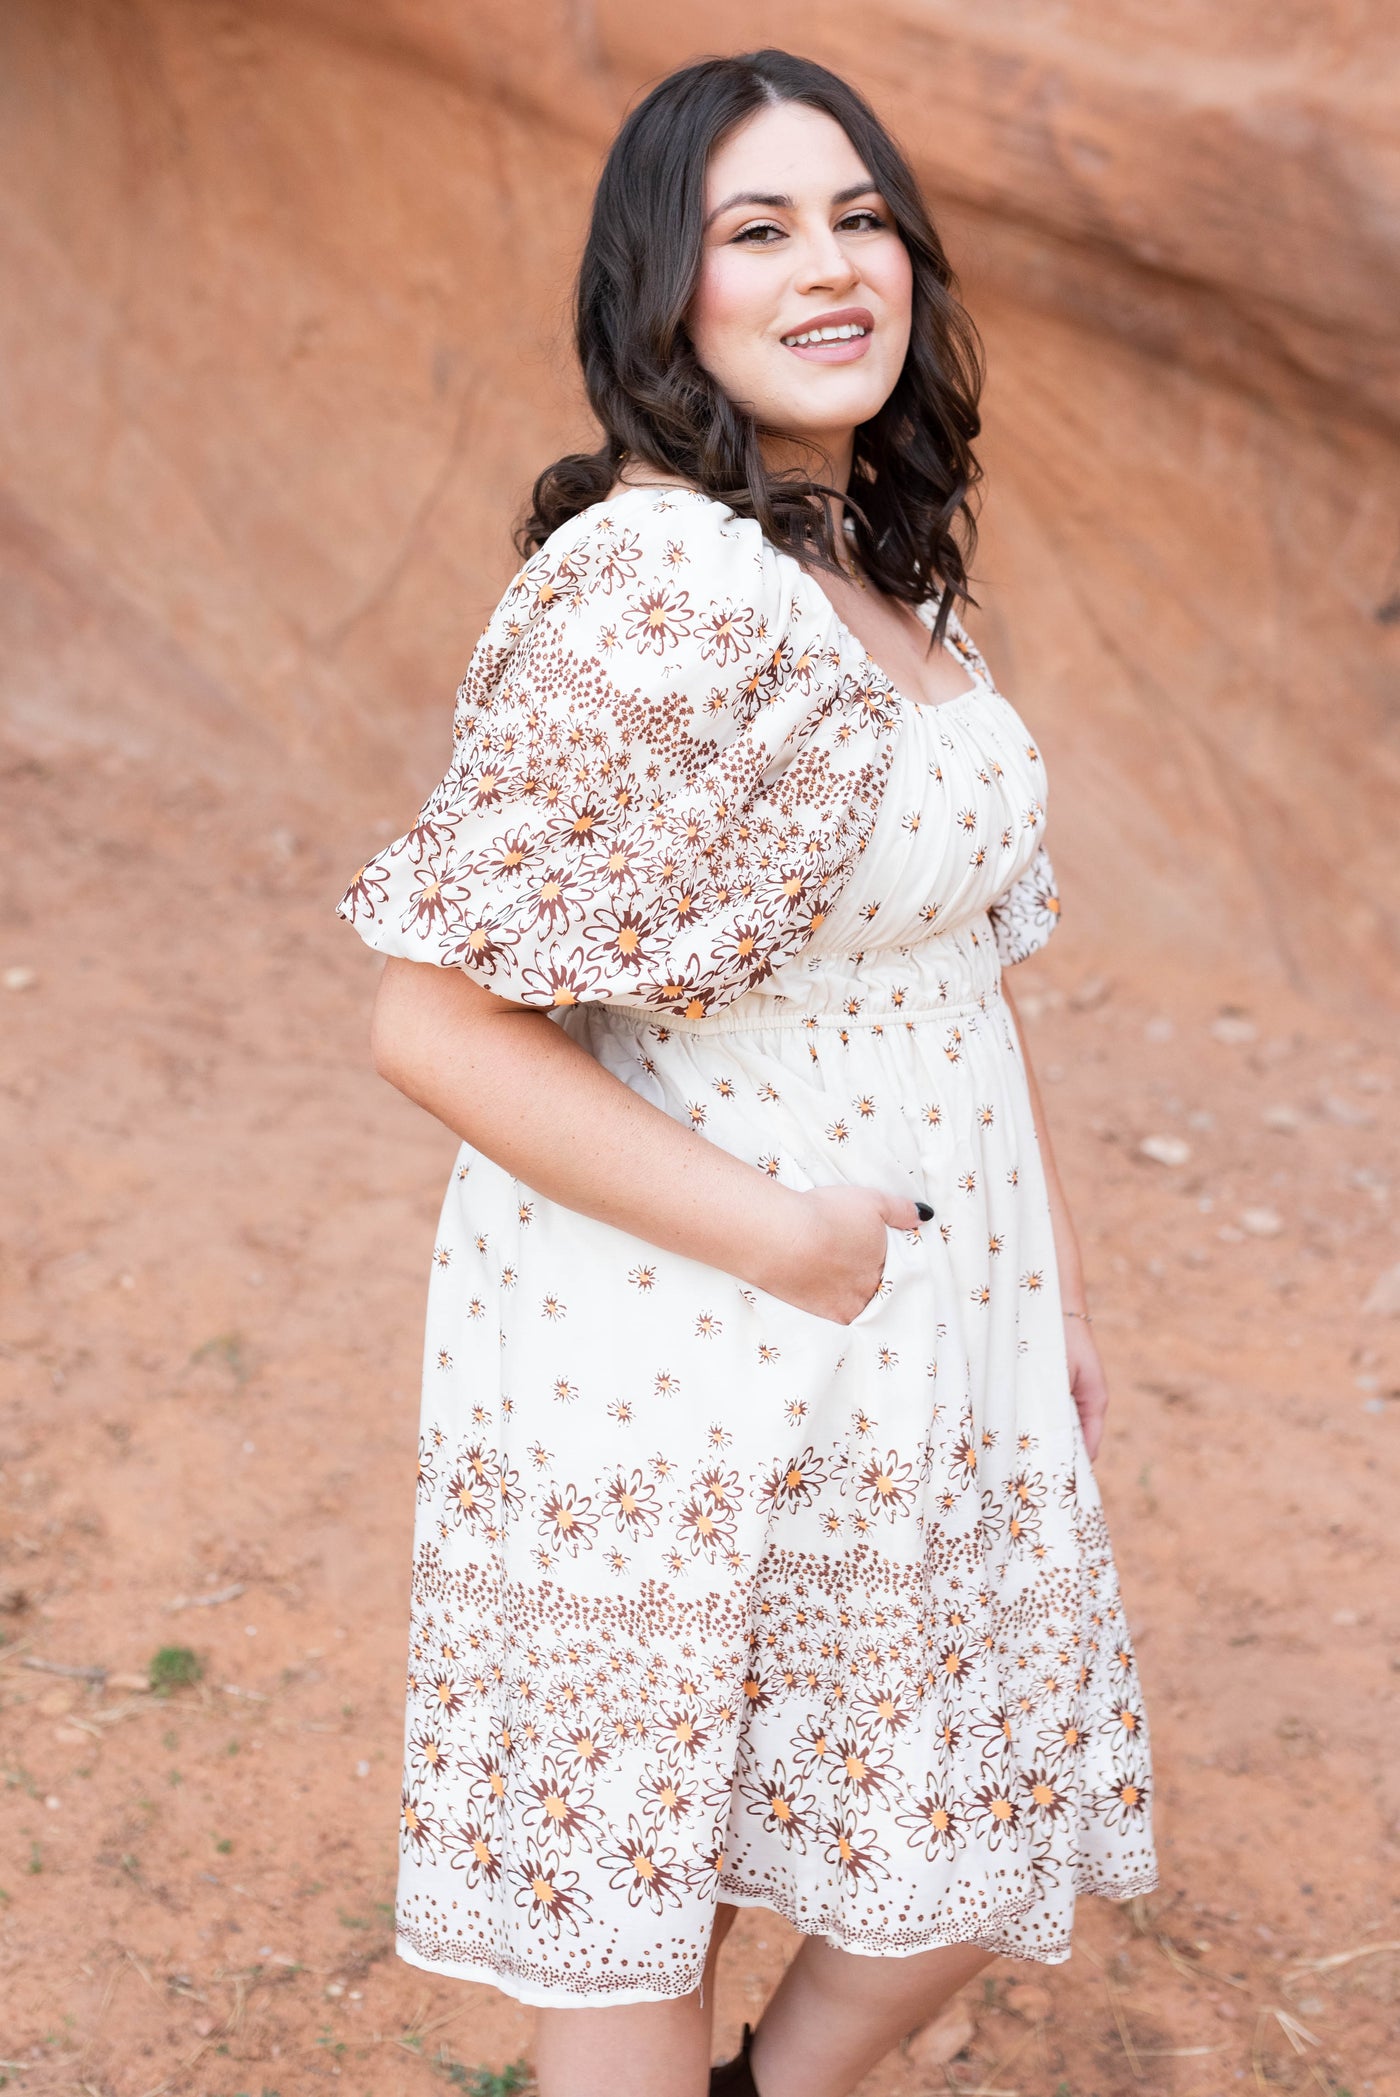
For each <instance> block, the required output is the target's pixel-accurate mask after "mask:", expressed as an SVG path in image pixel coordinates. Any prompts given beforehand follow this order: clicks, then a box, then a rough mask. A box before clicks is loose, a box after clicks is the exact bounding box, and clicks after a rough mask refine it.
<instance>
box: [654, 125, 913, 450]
mask: <svg viewBox="0 0 1400 2097" xmlns="http://www.w3.org/2000/svg"><path fill="white" fill-rule="evenodd" d="M705 218H706V224H705V235H704V248H703V252H702V256H701V262H700V276H699V280H698V282H697V285H696V289H695V296H694V298H693V300H692V301H691V305H690V308H689V311H688V313H687V315H686V321H687V325H688V327H689V330H690V338H691V341H692V342H693V344H694V346H695V353H696V355H697V356H698V358H699V359H700V362H701V364H702V365H703V366H704V367H705V369H706V371H708V372H709V374H710V376H711V377H712V378H713V379H714V380H715V381H716V382H717V384H719V385H720V386H721V387H722V388H723V389H724V391H725V392H726V393H727V394H728V396H729V398H730V399H731V400H732V401H734V402H736V403H737V404H738V405H740V406H742V407H744V408H746V409H747V410H748V411H749V413H750V414H752V415H753V416H754V417H755V419H756V420H757V421H758V423H759V424H760V425H761V426H762V427H763V428H764V429H766V430H773V431H776V432H779V433H781V435H782V436H784V437H788V438H792V439H796V440H797V441H798V443H799V445H801V446H802V447H803V448H804V449H805V448H806V447H814V448H815V449H816V450H817V451H818V452H819V453H820V454H821V455H822V457H823V458H824V459H825V460H826V461H827V462H828V463H829V465H830V466H831V467H832V468H833V469H834V470H835V471H837V472H840V473H842V474H845V473H848V472H849V468H850V457H851V440H852V434H853V432H854V430H855V428H856V426H857V424H859V423H862V422H868V421H869V420H870V418H871V416H872V415H874V414H876V413H877V412H878V410H879V409H880V408H881V407H882V406H883V405H884V403H885V401H887V400H888V399H889V396H890V394H891V393H892V392H893V391H894V388H895V385H896V383H897V381H898V379H899V374H900V372H901V371H902V369H903V367H904V356H905V351H906V350H907V349H908V346H909V325H910V310H911V298H912V292H913V269H912V266H911V264H910V260H909V251H908V249H907V248H906V247H905V245H904V242H903V241H902V240H901V238H900V236H899V234H898V232H897V231H896V229H895V223H894V219H893V218H892V216H891V214H890V211H889V209H888V207H887V205H886V204H885V201H884V199H883V197H882V196H881V195H880V193H879V191H878V190H877V189H876V188H875V187H874V185H873V182H872V179H871V174H870V170H869V169H868V168H867V167H866V166H865V164H864V162H863V161H862V160H861V158H860V156H859V154H858V153H857V152H856V149H855V147H854V146H853V145H852V144H851V141H850V140H849V139H848V138H847V136H846V134H845V132H844V131H843V130H842V129H841V126H840V125H839V124H838V123H837V122H836V121H835V119H834V118H832V117H829V116H827V115H826V114H825V113H824V112H823V111H821V110H819V109H812V108H809V107H808V105H807V104H806V103H804V102H781V103H778V104H777V105H776V106H774V107H772V108H767V109H761V110H759V111H758V112H757V113H756V114H755V115H754V116H751V117H749V118H748V119H747V120H746V121H745V122H744V123H742V124H741V125H739V126H738V128H737V129H736V130H734V131H732V132H731V133H730V134H729V136H728V137H727V138H725V139H723V140H722V141H721V142H720V144H719V145H718V146H716V148H715V150H714V152H713V153H712V154H711V156H710V163H709V167H708V169H707V170H706V176H705ZM813 330H820V331H821V333H820V337H819V338H818V339H813V338H812V331H813ZM770 448H771V447H768V446H765V450H768V449H770Z"/></svg>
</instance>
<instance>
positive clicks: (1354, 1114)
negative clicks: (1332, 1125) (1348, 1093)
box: [1322, 1092, 1376, 1129]
mask: <svg viewBox="0 0 1400 2097" xmlns="http://www.w3.org/2000/svg"><path fill="white" fill-rule="evenodd" d="M1322 1111H1323V1113H1324V1114H1325V1115H1326V1116H1327V1119H1328V1120H1329V1121H1338V1122H1340V1123H1341V1125H1342V1127H1343V1128H1345V1129H1369V1128H1373V1127H1374V1126H1375V1120H1376V1117H1375V1115H1374V1114H1373V1113H1372V1112H1371V1110H1370V1108H1369V1107H1354V1106H1353V1105H1352V1103H1351V1101H1350V1100H1349V1099H1341V1098H1339V1097H1338V1095H1337V1094H1336V1093H1335V1092H1329V1093H1327V1094H1325V1096H1324V1098H1323V1101H1322Z"/></svg>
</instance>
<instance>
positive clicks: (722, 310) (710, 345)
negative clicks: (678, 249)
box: [690, 257, 768, 383]
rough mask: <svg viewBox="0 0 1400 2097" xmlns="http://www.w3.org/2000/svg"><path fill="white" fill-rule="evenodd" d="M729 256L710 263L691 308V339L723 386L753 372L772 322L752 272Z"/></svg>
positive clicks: (705, 364)
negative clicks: (726, 379)
mask: <svg viewBox="0 0 1400 2097" xmlns="http://www.w3.org/2000/svg"><path fill="white" fill-rule="evenodd" d="M727 265H728V257H724V258H717V259H716V260H714V261H712V262H709V263H707V264H706V266H705V268H704V270H703V271H702V274H701V278H700V284H699V288H698V290H697V292H696V296H695V301H694V304H693V305H692V307H691V322H690V338H691V341H692V342H693V343H694V345H695V353H696V355H697V356H698V357H699V359H700V362H701V363H702V364H703V365H704V366H705V369H706V370H707V371H709V372H710V373H711V374H712V375H713V376H714V377H715V378H717V379H719V380H720V381H721V383H723V380H724V377H725V375H726V374H730V375H733V376H735V377H738V376H740V375H741V374H744V373H745V372H746V370H747V371H752V368H753V359H754V356H755V353H756V352H757V350H758V347H759V343H760V340H761V338H762V335H763V332H764V328H765V325H766V322H767V319H768V310H767V302H766V301H764V300H761V299H759V298H758V297H757V296H756V295H755V290H754V287H753V285H752V283H751V282H750V281H749V280H748V273H747V272H746V271H745V270H743V269H742V268H740V269H735V268H733V267H730V266H727Z"/></svg>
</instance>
